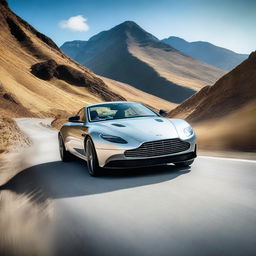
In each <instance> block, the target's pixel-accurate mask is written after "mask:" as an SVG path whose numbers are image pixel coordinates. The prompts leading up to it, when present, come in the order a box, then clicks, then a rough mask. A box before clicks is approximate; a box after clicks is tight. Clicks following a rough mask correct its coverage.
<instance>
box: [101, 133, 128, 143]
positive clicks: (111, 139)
mask: <svg viewBox="0 0 256 256" xmlns="http://www.w3.org/2000/svg"><path fill="white" fill-rule="evenodd" d="M100 137H101V138H102V139H104V140H107V141H109V142H112V143H120V144H127V143H128V142H127V141H126V140H124V139H122V138H121V137H118V136H113V135H108V134H101V135H100Z"/></svg>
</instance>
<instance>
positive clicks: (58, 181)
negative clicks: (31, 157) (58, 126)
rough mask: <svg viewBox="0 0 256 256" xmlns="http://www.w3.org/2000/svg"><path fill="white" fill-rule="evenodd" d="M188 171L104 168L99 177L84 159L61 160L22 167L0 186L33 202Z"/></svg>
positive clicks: (141, 183) (117, 187)
mask: <svg viewBox="0 0 256 256" xmlns="http://www.w3.org/2000/svg"><path fill="white" fill-rule="evenodd" d="M189 172H190V167H186V168H177V167H175V166H174V165H165V166H157V167H156V166H155V167H148V168H140V169H130V170H111V171H110V170H106V172H105V171H104V175H102V176H101V177H97V178H95V177H91V176H90V175H89V174H88V171H87V167H86V163H85V162H83V161H79V160H78V161H74V162H68V163H63V162H60V161H56V162H49V163H44V164H39V165H35V166H32V167H30V168H28V169H25V170H23V171H21V172H20V173H18V174H17V175H16V176H14V177H13V178H12V179H10V180H9V181H8V182H7V183H6V184H4V185H2V186H0V192H1V191H3V190H10V191H13V192H15V193H17V194H23V195H28V196H29V197H30V198H31V200H33V201H35V202H43V201H45V200H47V199H56V198H66V197H77V196H86V195H92V194H99V193H105V192H111V191H116V190H121V189H127V188H132V187H139V186H144V185H150V184H156V183H160V182H164V181H169V180H172V179H174V178H177V177H178V176H180V175H184V174H187V173H189Z"/></svg>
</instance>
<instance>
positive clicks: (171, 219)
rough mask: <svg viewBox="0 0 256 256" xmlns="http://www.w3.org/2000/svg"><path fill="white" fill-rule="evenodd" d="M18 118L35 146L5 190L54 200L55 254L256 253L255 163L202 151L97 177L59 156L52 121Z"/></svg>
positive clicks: (39, 199) (82, 166) (39, 198)
mask: <svg viewBox="0 0 256 256" xmlns="http://www.w3.org/2000/svg"><path fill="white" fill-rule="evenodd" d="M16 121H17V123H18V125H19V127H20V128H21V129H22V130H23V131H24V132H25V133H26V134H27V135H28V136H29V137H30V138H31V139H32V140H33V146H32V148H31V149H30V153H29V154H27V157H26V164H25V165H26V166H25V167H26V168H25V169H24V170H23V171H21V172H20V173H19V174H17V175H16V176H15V177H13V178H12V179H11V180H10V181H9V182H8V183H7V184H5V185H4V188H5V189H9V190H12V191H14V192H16V193H18V194H31V193H35V192H36V191H40V193H38V195H35V197H34V200H35V201H44V200H47V199H50V200H52V201H53V205H54V212H55V218H56V220H55V222H54V224H53V226H54V230H55V234H54V235H55V238H54V243H55V246H54V247H55V252H54V254H55V255H87V256H88V255H101V256H102V255H108V256H109V255H111V256H112V255H122V256H123V255H133V256H137V255H140V256H141V255H157V256H160V255H161V256H162V255H168V256H169V255H196V256H199V255H204V256H205V255H247V256H248V255H256V161H249V160H248V161H247V160H236V159H224V158H223V159H222V158H212V157H210V158H208V157H198V158H197V159H196V161H195V162H194V164H193V165H192V166H191V167H190V168H177V167H175V166H173V165H169V166H163V167H152V168H145V169H141V170H129V171H128V170H126V171H111V172H109V171H108V172H107V173H106V175H103V176H102V177H98V178H93V177H90V176H89V175H88V172H87V168H86V164H85V162H83V161H80V160H78V161H74V162H69V163H62V162H61V161H60V157H59V153H58V144H57V132H56V131H55V130H53V129H51V128H49V127H47V125H44V124H47V123H49V122H50V121H49V120H39V119H17V120H16ZM35 194H36V193H35Z"/></svg>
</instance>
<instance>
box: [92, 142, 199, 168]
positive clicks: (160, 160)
mask: <svg viewBox="0 0 256 256" xmlns="http://www.w3.org/2000/svg"><path fill="white" fill-rule="evenodd" d="M186 142H188V143H189V144H190V147H189V148H188V149H187V150H185V151H182V152H178V153H173V154H168V155H161V156H160V155H159V156H151V157H127V156H125V154H124V152H125V150H127V148H126V149H99V148H98V149H97V148H96V152H97V157H98V162H99V166H100V167H103V168H136V167H142V166H152V165H159V164H165V163H175V162H182V161H187V160H192V159H194V158H195V157H196V141H195V138H191V139H189V140H186Z"/></svg>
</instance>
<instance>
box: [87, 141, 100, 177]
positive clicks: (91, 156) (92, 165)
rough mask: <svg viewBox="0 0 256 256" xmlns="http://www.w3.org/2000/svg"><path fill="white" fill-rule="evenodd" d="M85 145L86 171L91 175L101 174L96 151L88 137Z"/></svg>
mask: <svg viewBox="0 0 256 256" xmlns="http://www.w3.org/2000/svg"><path fill="white" fill-rule="evenodd" d="M85 145H86V150H85V151H86V158H87V168H88V172H89V174H90V175H91V176H99V175H100V174H101V168H100V167H99V162H98V158H97V155H96V151H95V148H94V145H93V142H92V139H91V138H90V137H89V138H88V139H87V140H86V143H85Z"/></svg>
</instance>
